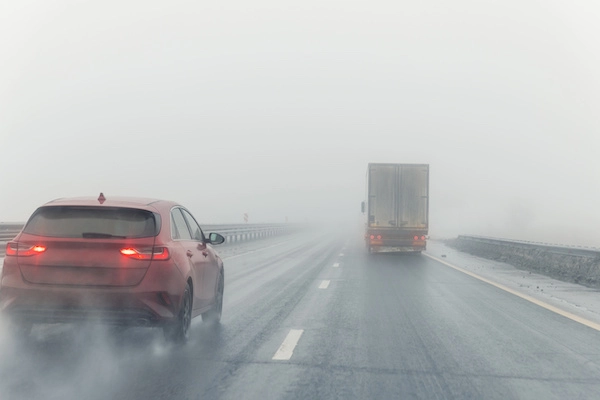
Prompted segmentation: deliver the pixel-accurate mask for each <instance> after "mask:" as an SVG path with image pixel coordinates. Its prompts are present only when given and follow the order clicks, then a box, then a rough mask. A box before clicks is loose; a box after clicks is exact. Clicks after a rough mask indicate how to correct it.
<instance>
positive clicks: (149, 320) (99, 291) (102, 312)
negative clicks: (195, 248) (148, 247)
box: [0, 260, 185, 326]
mask: <svg viewBox="0 0 600 400" xmlns="http://www.w3.org/2000/svg"><path fill="white" fill-rule="evenodd" d="M5 261H6V260H5ZM175 269H176V267H173V266H168V265H160V264H158V265H153V266H151V267H150V268H149V269H148V272H147V274H146V276H145V277H144V279H143V280H142V282H141V283H140V284H138V285H136V286H131V287H97V286H96V287H94V286H91V287H90V286H61V285H44V284H32V283H28V282H26V281H25V280H24V279H23V278H22V276H21V273H20V272H19V268H18V267H17V266H12V265H10V263H9V264H8V265H7V263H6V262H5V265H4V271H3V276H2V286H1V287H0V312H2V314H3V315H6V316H8V317H9V318H10V319H12V320H15V321H21V322H30V323H59V322H77V321H91V322H101V323H106V324H113V325H130V326H157V325H161V324H164V323H168V322H170V321H172V320H173V319H174V318H175V317H176V315H177V310H179V304H180V301H181V295H182V293H183V291H184V288H185V280H184V278H183V277H182V276H181V274H180V273H179V271H178V270H175Z"/></svg>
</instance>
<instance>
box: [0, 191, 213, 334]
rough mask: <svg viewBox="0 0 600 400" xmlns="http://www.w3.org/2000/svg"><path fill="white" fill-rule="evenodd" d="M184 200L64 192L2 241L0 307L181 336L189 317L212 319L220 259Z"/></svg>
mask: <svg viewBox="0 0 600 400" xmlns="http://www.w3.org/2000/svg"><path fill="white" fill-rule="evenodd" d="M224 241H225V238H224V237H223V236H221V235H219V234H218V233H211V234H209V235H208V236H205V235H204V233H203V232H202V229H201V228H200V226H199V225H198V223H197V222H196V220H195V219H194V217H193V216H192V214H191V213H190V212H189V211H188V210H187V209H186V208H185V207H183V206H181V205H179V204H177V203H174V202H170V201H163V200H154V199H139V198H110V197H109V198H105V197H104V195H102V194H100V197H99V198H98V199H95V198H70V199H58V200H54V201H51V202H49V203H47V204H45V205H43V206H42V207H40V208H38V209H37V210H36V211H35V212H34V213H33V215H32V216H31V217H30V218H29V221H27V223H26V224H25V226H24V227H23V230H22V231H21V232H20V233H19V234H18V235H17V236H16V237H15V239H14V240H13V241H11V242H9V243H8V244H7V246H6V257H5V259H4V268H3V270H2V279H1V281H0V310H1V311H2V313H3V314H4V315H7V316H8V317H9V318H10V320H11V322H12V325H13V326H15V327H17V328H18V329H19V330H22V331H28V330H30V329H31V326H32V324H35V323H56V322H75V321H82V320H85V321H99V322H103V323H108V324H114V325H125V326H160V327H163V329H164V332H165V336H166V337H167V339H169V340H172V341H179V342H181V341H185V340H186V339H187V337H188V332H189V328H190V322H191V319H192V318H194V317H196V316H199V315H202V319H203V320H211V321H215V322H218V321H220V318H221V312H222V308H223V289H224V270H223V261H222V260H221V258H220V257H219V255H218V254H217V253H216V252H215V251H214V249H213V247H212V245H215V244H220V243H223V242H224Z"/></svg>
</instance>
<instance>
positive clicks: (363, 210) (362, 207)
mask: <svg viewBox="0 0 600 400" xmlns="http://www.w3.org/2000/svg"><path fill="white" fill-rule="evenodd" d="M360 212H362V213H363V214H364V213H365V202H364V201H363V202H362V203H360Z"/></svg>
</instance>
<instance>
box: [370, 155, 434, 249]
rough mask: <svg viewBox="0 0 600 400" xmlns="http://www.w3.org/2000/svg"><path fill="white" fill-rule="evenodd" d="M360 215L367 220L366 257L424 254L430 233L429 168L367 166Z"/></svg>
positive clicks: (418, 166)
mask: <svg viewBox="0 0 600 400" xmlns="http://www.w3.org/2000/svg"><path fill="white" fill-rule="evenodd" d="M362 212H363V214H365V216H366V223H365V226H366V230H365V241H366V245H367V250H368V251H369V253H377V252H421V251H423V250H425V249H426V246H427V235H428V233H429V232H428V230H429V165H428V164H377V163H370V164H369V165H368V168H367V199H366V201H363V202H362Z"/></svg>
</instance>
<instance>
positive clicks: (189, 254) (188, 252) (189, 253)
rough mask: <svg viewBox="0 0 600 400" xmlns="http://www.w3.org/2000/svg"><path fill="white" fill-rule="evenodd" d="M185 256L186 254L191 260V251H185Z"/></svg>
mask: <svg viewBox="0 0 600 400" xmlns="http://www.w3.org/2000/svg"><path fill="white" fill-rule="evenodd" d="M185 254H187V256H188V257H189V258H192V256H193V255H194V253H192V251H191V250H188V251H187V252H186V253H185Z"/></svg>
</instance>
